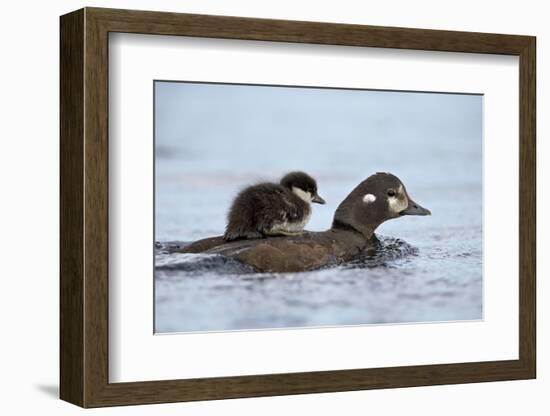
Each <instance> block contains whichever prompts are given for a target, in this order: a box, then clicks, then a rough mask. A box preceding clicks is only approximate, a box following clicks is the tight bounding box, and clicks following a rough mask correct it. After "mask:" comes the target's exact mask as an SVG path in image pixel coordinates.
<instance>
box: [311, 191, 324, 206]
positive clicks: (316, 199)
mask: <svg viewBox="0 0 550 416" xmlns="http://www.w3.org/2000/svg"><path fill="white" fill-rule="evenodd" d="M311 202H315V203H316V204H321V205H324V204H326V202H325V200H324V199H323V198H321V197H320V196H319V195H317V194H315V195H313V198H312V199H311Z"/></svg>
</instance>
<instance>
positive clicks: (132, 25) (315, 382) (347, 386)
mask: <svg viewBox="0 0 550 416" xmlns="http://www.w3.org/2000/svg"><path fill="white" fill-rule="evenodd" d="M60 28H61V45H60V46H61V60H60V65H61V91H60V94H61V95H60V101H61V104H60V105H61V120H60V123H61V127H60V129H61V154H60V160H61V178H60V186H61V200H60V204H61V218H60V220H61V230H60V232H61V243H60V252H61V257H60V261H61V267H60V279H61V282H60V380H61V381H60V384H61V385H60V396H61V399H63V400H66V401H68V402H71V403H74V404H76V405H79V406H82V407H101V406H114V405H130V404H146V403H163V402H178V401H191V400H213V399H225V398H238V397H257V396H270V395H287V394H304V393H321V392H337V391H351V390H363V389H379V388H396V387H410V386H425V385H439V384H454V383H473V382H486V381H498V380H517V379H529V378H535V375H536V333H535V330H536V327H535V311H536V305H535V299H536V297H535V293H536V290H535V280H536V276H535V265H536V258H535V253H536V234H535V233H536V176H535V175H536V169H535V160H536V149H535V125H536V123H535V106H536V97H535V50H536V47H535V38H534V37H530V36H517V35H500V34H486V33H468V32H452V31H439V30H421V29H404V28H393V27H377V26H362V25H347V24H332V23H313V22H297V21H285V20H267V19H253V18H240V17H225V16H207V15H190V14H177V13H164V12H148V11H130V10H114V9H101V8H85V9H81V10H77V11H75V12H72V13H69V14H67V15H64V16H62V17H61V22H60ZM110 32H126V33H141V34H151V35H174V36H193V37H207V38H226V39H247V40H258V41H278V42H297V43H312V44H330V45H347V46H358V47H361V46H365V47H366V46H368V47H380V48H397V49H415V50H430V51H447V52H468V53H483V54H503V55H515V56H519V66H520V80H519V85H520V92H519V96H520V107H519V114H520V116H519V117H520V143H519V154H520V178H519V179H520V181H519V183H520V186H519V190H518V192H519V194H520V195H521V199H520V207H519V212H520V216H519V218H520V220H519V221H520V223H519V230H520V245H519V247H520V251H519V262H520V264H519V270H518V273H519V359H518V360H507V361H491V362H472V363H457V364H437V365H418V366H406V367H390V368H367V369H354V370H338V371H319V372H305V373H287V374H264V375H252V376H236V377H216V378H202V379H181V380H169V381H147V382H132V383H109V379H108V360H109V354H108V299H109V297H108V287H109V285H108V282H109V280H108V279H109V276H108V222H109V216H108V172H109V167H108V140H109V139H108V65H109V62H108V34H109V33H110Z"/></svg>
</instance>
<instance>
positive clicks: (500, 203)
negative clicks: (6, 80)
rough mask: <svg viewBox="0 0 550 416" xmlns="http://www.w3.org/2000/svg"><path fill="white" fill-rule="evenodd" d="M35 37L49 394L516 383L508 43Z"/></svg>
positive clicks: (518, 255)
mask: <svg viewBox="0 0 550 416" xmlns="http://www.w3.org/2000/svg"><path fill="white" fill-rule="evenodd" d="M60 24H61V26H60V28H61V50H60V53H61V127H60V131H61V173H60V175H61V178H60V181H61V248H60V250H61V272H60V275H61V276H60V279H61V283H60V284H61V289H60V291H61V292H60V296H61V305H60V324H61V334H60V336H61V351H60V358H61V364H60V367H61V368H60V371H61V386H60V395H61V398H62V399H63V400H66V401H68V402H71V403H74V404H77V405H79V406H82V407H101V406H115V405H129V404H146V403H163V402H177V401H190V400H213V399H225V398H237V397H256V396H269V395H286V394H303V393H320V392H336V391H349V390H363V389H377V388H397V387H410V386H424V385H436V384H455V383H472V382H487V381H499V380H517V379H529V378H535V376H536V334H535V310H536V307H535V298H536V296H535V294H536V291H535V282H536V276H535V260H536V259H535V248H536V236H535V224H536V208H535V201H536V177H535V160H536V149H535V107H536V97H535V50H536V46H535V38H534V37H531V36H519V35H501V34H487V33H467V32H452V31H436V30H422V29H405V28H393V27H377V26H362V25H347V24H333V23H315V22H297V21H286V20H268V19H252V18H241V17H227V16H206V15H190V14H176V13H164V12H162V13H161V12H148V11H130V10H114V9H100V8H85V9H81V10H77V11H75V12H72V13H69V14H67V15H64V16H62V17H61V22H60Z"/></svg>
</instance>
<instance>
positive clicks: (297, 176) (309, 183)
mask: <svg viewBox="0 0 550 416" xmlns="http://www.w3.org/2000/svg"><path fill="white" fill-rule="evenodd" d="M281 185H282V186H284V187H285V188H288V189H289V190H290V191H292V192H293V193H294V194H296V195H297V196H298V197H299V198H301V199H303V200H304V201H306V202H307V203H308V204H310V203H312V202H315V203H316V204H324V203H325V200H324V199H323V198H321V197H320V196H319V194H318V193H317V182H315V179H313V178H312V177H311V176H309V175H308V174H307V173H304V172H290V173H287V174H286V175H285V176H283V178H282V179H281Z"/></svg>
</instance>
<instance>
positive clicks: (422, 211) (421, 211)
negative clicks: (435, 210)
mask: <svg viewBox="0 0 550 416" xmlns="http://www.w3.org/2000/svg"><path fill="white" fill-rule="evenodd" d="M399 215H432V213H431V211H430V210H429V209H426V208H424V207H423V206H421V205H420V204H417V203H416V202H414V201H413V200H412V199H409V205H408V206H407V208H405V209H404V210H403V211H401V212H400V213H399Z"/></svg>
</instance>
